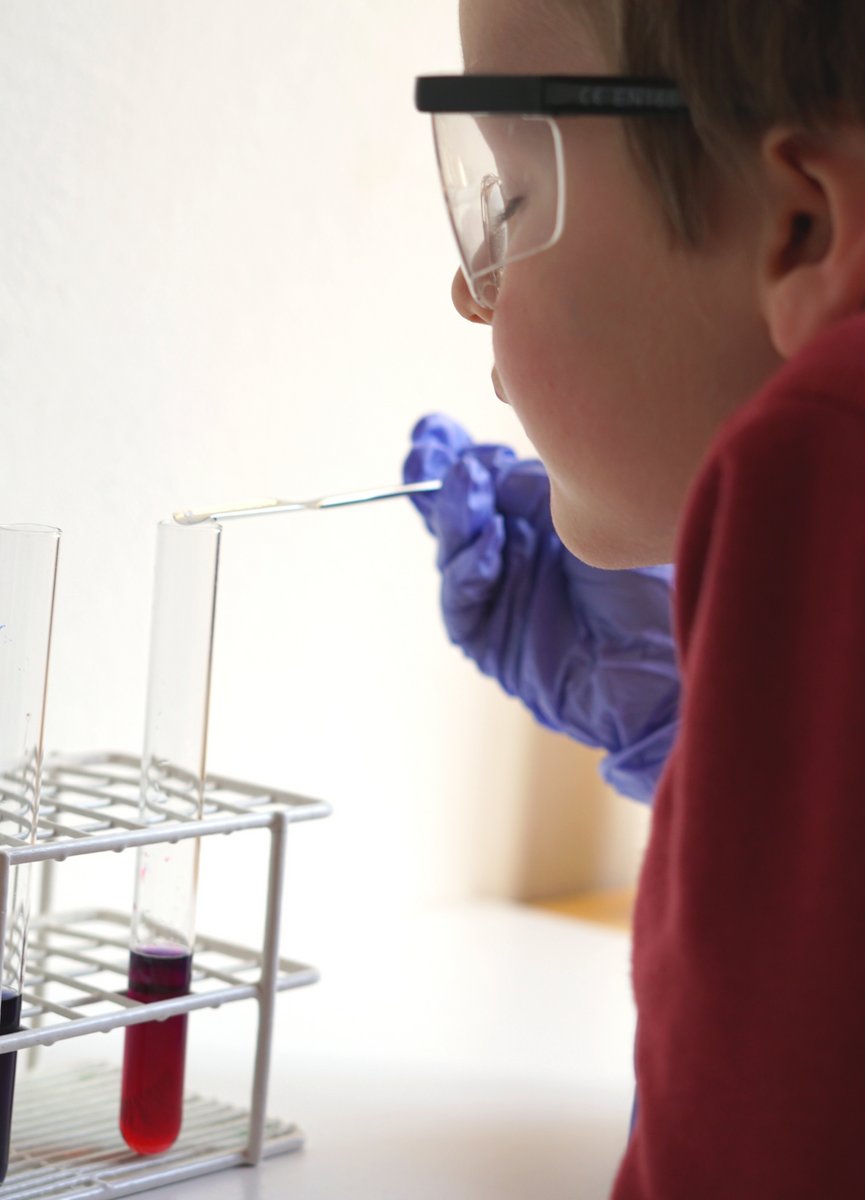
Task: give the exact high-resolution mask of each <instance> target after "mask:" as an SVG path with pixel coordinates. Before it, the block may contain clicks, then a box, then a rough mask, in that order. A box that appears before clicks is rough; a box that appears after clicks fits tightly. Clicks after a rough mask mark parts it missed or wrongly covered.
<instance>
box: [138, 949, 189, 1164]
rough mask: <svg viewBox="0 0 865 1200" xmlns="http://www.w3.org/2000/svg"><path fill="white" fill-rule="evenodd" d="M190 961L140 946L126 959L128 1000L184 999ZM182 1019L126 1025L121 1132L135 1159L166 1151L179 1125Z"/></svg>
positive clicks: (177, 952)
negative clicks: (179, 997)
mask: <svg viewBox="0 0 865 1200" xmlns="http://www.w3.org/2000/svg"><path fill="white" fill-rule="evenodd" d="M191 979H192V955H191V954H187V953H185V952H184V951H182V950H179V949H177V950H175V949H172V948H170V947H157V946H143V947H141V949H139V950H133V951H131V952H130V955H129V988H128V989H127V992H126V994H127V996H130V997H131V998H132V999H133V1000H140V1001H141V1002H142V1003H144V1004H152V1003H153V1002H154V1000H169V999H172V998H173V997H175V996H185V995H187V993H188V992H189V984H190V980H191ZM186 1017H187V1014H186V1013H181V1014H180V1016H178V1017H169V1018H168V1019H167V1020H165V1021H148V1022H147V1023H146V1024H145V1025H130V1026H129V1028H128V1029H127V1030H126V1042H125V1045H124V1050H123V1081H122V1084H121V1095H120V1132H121V1134H122V1135H123V1140H124V1141H125V1142H126V1144H127V1146H129V1147H130V1149H132V1150H135V1151H136V1152H137V1153H138V1154H159V1153H160V1151H162V1150H167V1149H168V1147H169V1146H171V1145H172V1144H173V1143H174V1141H175V1140H176V1138H177V1135H178V1134H179V1133H180V1125H181V1122H182V1120H183V1073H184V1067H185V1065H186Z"/></svg>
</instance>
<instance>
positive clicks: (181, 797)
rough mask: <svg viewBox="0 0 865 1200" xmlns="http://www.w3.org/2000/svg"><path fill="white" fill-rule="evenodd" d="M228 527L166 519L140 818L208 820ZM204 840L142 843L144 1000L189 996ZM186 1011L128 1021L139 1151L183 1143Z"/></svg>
mask: <svg viewBox="0 0 865 1200" xmlns="http://www.w3.org/2000/svg"><path fill="white" fill-rule="evenodd" d="M221 533H222V529H221V527H220V526H219V525H212V526H207V525H196V526H182V525H177V524H175V523H174V522H171V521H166V522H163V523H162V524H160V525H159V526H158V532H157V554H156V576H155V584H154V595H153V617H152V622H153V623H152V631H151V641H150V672H149V680H148V688H147V715H146V721H145V731H144V753H143V755H142V762H141V810H140V811H141V819H142V820H143V821H144V822H147V823H158V822H162V821H165V820H178V819H180V820H199V819H200V817H201V814H202V808H203V800H204V778H205V760H206V751H207V721H208V711H209V701H210V674H211V664H212V656H213V627H214V618H215V613H216V583H217V575H218V568H219V542H220V535H221ZM198 850H199V841H198V839H197V838H187V839H185V840H183V841H179V842H174V843H170V842H159V843H157V844H155V845H152V846H142V847H140V849H139V850H138V855H137V863H136V876H135V901H134V907H133V916H132V929H131V936H130V953H129V988H128V992H127V994H128V995H129V996H130V997H131V998H132V999H134V1000H140V1001H142V1002H143V1003H145V1004H149V1003H153V1002H154V1001H156V1000H165V999H169V998H172V997H175V996H184V995H186V994H187V993H188V992H189V987H190V981H191V978H192V954H193V948H194V940H195V900H196V891H197V884H198ZM186 1021H187V1018H186V1014H185V1013H183V1014H181V1015H179V1016H175V1017H168V1018H166V1019H164V1020H162V1021H149V1022H146V1023H145V1024H141V1025H130V1026H129V1027H128V1028H127V1030H126V1040H125V1045H124V1055H123V1076H122V1083H121V1102H120V1132H121V1134H122V1135H123V1138H124V1140H125V1141H126V1144H127V1145H128V1146H129V1147H130V1148H131V1149H133V1150H135V1151H137V1153H139V1154H158V1153H159V1152H160V1151H163V1150H167V1149H168V1147H169V1146H171V1145H172V1144H173V1142H174V1141H175V1139H176V1138H177V1135H178V1134H179V1133H180V1127H181V1124H182V1120H183V1076H184V1068H185V1059H186Z"/></svg>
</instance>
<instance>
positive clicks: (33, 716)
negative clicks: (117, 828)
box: [0, 525, 60, 1183]
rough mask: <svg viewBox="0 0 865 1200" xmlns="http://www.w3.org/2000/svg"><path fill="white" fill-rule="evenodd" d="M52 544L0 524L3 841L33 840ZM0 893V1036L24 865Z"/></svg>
mask: <svg viewBox="0 0 865 1200" xmlns="http://www.w3.org/2000/svg"><path fill="white" fill-rule="evenodd" d="M59 546H60V530H59V529H53V528H48V527H46V526H41V525H6V526H0V843H2V844H4V845H9V844H10V843H14V842H25V843H32V842H34V841H35V839H36V828H37V820H38V815H39V792H40V784H41V777H42V730H43V725H44V715H45V692H46V687H47V682H48V659H49V654H50V649H51V625H52V621H53V616H54V593H55V585H56V579H57V555H58V550H59ZM3 899H4V897H2V896H0V945H2V958H3V969H2V1002H0V1043H2V1035H4V1034H9V1033H15V1032H16V1031H17V1029H18V1027H19V1025H18V1022H19V1019H20V1016H21V991H22V988H23V986H24V968H25V964H26V956H27V928H28V923H29V918H30V868H29V865H21V866H17V867H13V868H12V870H11V872H10V877H9V879H8V881H7V893H6V896H5V900H6V907H5V911H4V909H3V906H2V900H3ZM0 1048H2V1046H0ZM16 1058H17V1054H15V1053H14V1052H12V1053H6V1054H0V1183H2V1181H3V1180H4V1179H5V1178H6V1170H7V1167H8V1165H9V1134H10V1127H11V1124H12V1101H13V1096H14V1091H15V1061H16Z"/></svg>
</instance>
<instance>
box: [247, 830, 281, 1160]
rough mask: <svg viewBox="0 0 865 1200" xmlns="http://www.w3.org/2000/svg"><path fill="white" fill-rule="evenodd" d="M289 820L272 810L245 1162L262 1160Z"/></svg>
mask: <svg viewBox="0 0 865 1200" xmlns="http://www.w3.org/2000/svg"><path fill="white" fill-rule="evenodd" d="M287 831H288V821H287V820H286V817H285V814H284V813H274V815H273V821H272V824H271V826H270V866H269V869H268V881H267V916H266V918H265V927H264V942H263V944H262V955H261V980H260V982H259V985H258V1039H257V1042H256V1051H255V1071H254V1074H253V1080H252V1102H251V1104H250V1114H249V1141H248V1143H247V1146H246V1152H245V1153H246V1159H247V1162H249V1163H252V1164H255V1163H258V1162H259V1161H260V1160H261V1151H262V1146H263V1144H264V1123H265V1118H266V1115H267V1114H266V1104H267V1085H268V1080H269V1076H270V1053H271V1047H272V1043H273V1017H274V1008H275V1001H276V980H277V974H278V970H279V924H280V916H281V912H282V893H283V880H284V877H285V842H286V833H287Z"/></svg>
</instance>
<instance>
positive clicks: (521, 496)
mask: <svg viewBox="0 0 865 1200" xmlns="http://www.w3.org/2000/svg"><path fill="white" fill-rule="evenodd" d="M403 476H404V479H405V481H406V483H417V482H418V481H420V480H422V479H441V480H442V481H443V482H442V488H441V490H440V491H438V492H430V493H421V494H419V495H417V496H414V497H412V499H413V502H414V504H415V506H416V508H417V509H418V510H419V512H420V513H421V515H422V516H423V518H424V520H425V522H426V525H427V528H428V529H429V530H430V532H431V533H432V534H433V535H434V536H435V537H436V538H437V540H438V558H437V561H438V566H439V570H440V571H441V574H442V590H441V604H442V613H443V615H444V621H445V626H446V628H447V631H448V634H449V636H450V639H451V641H453V642H455V643H456V644H457V645H458V646H460V647H461V648H462V649H463V650H464V651H465V653H466V654H467V655H468V656H469V657H470V658H472V659H473V660H474V661H475V662H476V663H477V665H478V666H479V667H480V669H481V670H482V671H483V672H484V674H485V675H491V676H492V677H493V678H494V679H497V680H498V681H499V683H500V684H501V685H502V687H503V688H504V689H505V691H506V692H508V693H510V694H511V695H512V696H518V697H519V698H520V699H521V700H522V701H523V702H524V703H525V704H526V705H527V706H528V708H529V709H531V711H532V712H533V713H534V715H535V716H536V717H537V719H538V720H539V721H540V722H541V724H542V725H546V726H547V727H548V728H550V729H554V730H557V731H558V732H562V733H567V734H569V735H570V736H571V737H573V738H575V739H576V740H577V741H579V742H583V743H584V744H585V745H587V746H594V747H601V748H603V749H605V750H606V751H607V752H608V753H607V757H606V758H605V759H604V760H603V761H602V763H601V774H602V775H603V776H604V778H605V779H606V781H607V782H608V783H610V784H612V786H613V787H615V788H616V790H617V791H619V792H621V793H623V794H624V795H626V796H630V797H631V798H633V799H635V800H642V801H645V802H649V801H651V799H652V796H653V795H654V791H655V786H656V784H657V781H658V777H659V775H660V773H661V770H662V768H663V766H664V763H665V761H666V758H667V755H668V753H669V751H670V748H671V746H672V743H673V739H674V737H675V733H676V726H677V711H678V700H679V673H678V668H677V664H676V652H675V643H674V640H673V635H672V631H671V615H672V614H671V595H670V591H671V586H672V568H670V567H635V568H632V569H630V570H623V571H606V570H600V569H598V568H596V567H589V566H587V565H586V564H585V563H582V562H580V561H579V559H577V558H575V557H574V556H573V555H572V554H571V553H570V552H569V551H568V550H567V549H565V547H564V546H563V544H562V542H561V541H560V539H559V537H558V535H557V533H556V531H555V530H554V528H553V524H552V519H551V517H550V487H549V480H548V478H547V475H546V472H545V470H544V467H543V465H542V464H541V463H540V462H538V461H536V460H526V459H518V458H517V456H516V455H515V454H514V452H513V450H510V449H509V448H508V447H507V446H494V445H488V446H485V445H478V444H476V443H474V442H472V440H471V439H470V438H469V436H468V434H467V433H466V432H465V430H464V429H462V428H461V427H460V426H459V425H457V424H456V422H454V421H452V420H451V419H450V418H449V417H445V416H442V415H440V414H433V415H431V416H428V417H424V418H423V419H422V420H421V421H419V422H418V424H417V425H416V426H415V428H414V430H413V431H412V450H411V453H410V454H409V456H408V458H407V459H406V461H405V464H404V467H403Z"/></svg>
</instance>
